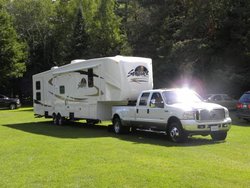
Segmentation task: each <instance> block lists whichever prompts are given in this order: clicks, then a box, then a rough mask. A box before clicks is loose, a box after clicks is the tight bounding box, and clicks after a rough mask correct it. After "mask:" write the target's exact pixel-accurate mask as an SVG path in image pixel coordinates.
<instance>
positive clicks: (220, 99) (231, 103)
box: [204, 94, 237, 110]
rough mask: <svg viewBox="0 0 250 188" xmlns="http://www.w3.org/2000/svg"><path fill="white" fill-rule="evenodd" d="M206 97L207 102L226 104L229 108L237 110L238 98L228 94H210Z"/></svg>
mask: <svg viewBox="0 0 250 188" xmlns="http://www.w3.org/2000/svg"><path fill="white" fill-rule="evenodd" d="M204 99H205V101H206V102H211V103H216V104H220V105H221V106H225V107H226V108H227V109H228V110H235V109H236V105H237V100H236V99H234V98H232V97H230V96H229V95H227V94H210V95H207V96H206V97H204Z"/></svg>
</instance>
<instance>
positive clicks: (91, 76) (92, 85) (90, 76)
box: [88, 69, 94, 87]
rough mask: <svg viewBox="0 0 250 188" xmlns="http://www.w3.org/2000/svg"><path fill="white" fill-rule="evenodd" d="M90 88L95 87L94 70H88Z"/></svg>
mask: <svg viewBox="0 0 250 188" xmlns="http://www.w3.org/2000/svg"><path fill="white" fill-rule="evenodd" d="M88 86H89V87H94V74H93V69H88Z"/></svg>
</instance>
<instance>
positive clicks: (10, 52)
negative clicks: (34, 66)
mask: <svg viewBox="0 0 250 188" xmlns="http://www.w3.org/2000/svg"><path fill="white" fill-rule="evenodd" d="M25 47H26V46H25V44H24V43H22V42H20V40H19V38H18V36H17V33H16V30H15V29H14V27H13V22H12V18H11V16H10V15H9V14H8V12H7V11H6V10H5V9H4V8H3V6H2V5H1V4H0V67H1V68H0V75H1V77H0V85H1V86H5V85H6V83H7V82H8V80H9V79H10V78H19V77H22V76H23V73H24V72H25V70H26V66H25V61H26V53H25Z"/></svg>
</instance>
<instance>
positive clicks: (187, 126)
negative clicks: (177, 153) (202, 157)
mask: <svg viewBox="0 0 250 188" xmlns="http://www.w3.org/2000/svg"><path fill="white" fill-rule="evenodd" d="M231 123H232V120H231V118H226V119H224V120H223V121H206V122H205V121H196V120H181V124H182V127H183V129H184V130H185V131H187V132H190V133H201V132H203V133H208V134H209V133H211V132H214V131H223V132H226V131H228V130H229V129H230V128H231Z"/></svg>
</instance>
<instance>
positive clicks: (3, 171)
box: [0, 108, 250, 188]
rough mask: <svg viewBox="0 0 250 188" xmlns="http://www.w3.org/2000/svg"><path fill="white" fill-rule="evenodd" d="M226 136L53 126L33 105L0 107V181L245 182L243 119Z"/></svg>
mask: <svg viewBox="0 0 250 188" xmlns="http://www.w3.org/2000/svg"><path fill="white" fill-rule="evenodd" d="M240 124H241V125H233V126H232V128H231V130H230V132H229V134H228V137H227V140H226V141H225V142H213V141H212V140H211V138H210V137H209V136H208V137H193V138H190V139H189V140H188V142H187V143H184V144H174V143H171V142H169V141H167V139H166V136H164V135H160V134H154V133H143V132H135V133H132V134H129V135H119V136H117V135H115V134H114V133H111V132H108V131H107V127H106V126H94V127H90V126H86V125H84V124H83V123H74V124H72V125H66V126H55V125H53V124H52V123H51V122H50V121H48V120H46V119H44V118H40V119H35V118H34V117H33V111H32V108H21V109H19V110H13V111H10V110H1V111H0V187H8V188H9V187H140V188H142V187H154V188H155V187H170V188H172V187H202V188H203V187H213V188H215V187H216V188H217V187H223V188H228V187H237V188H238V187H250V125H247V124H244V123H242V122H241V123H240Z"/></svg>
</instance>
